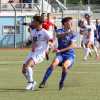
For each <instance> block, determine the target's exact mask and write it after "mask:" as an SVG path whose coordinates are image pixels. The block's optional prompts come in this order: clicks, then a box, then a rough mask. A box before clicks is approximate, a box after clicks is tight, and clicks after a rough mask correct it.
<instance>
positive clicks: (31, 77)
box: [26, 67, 33, 82]
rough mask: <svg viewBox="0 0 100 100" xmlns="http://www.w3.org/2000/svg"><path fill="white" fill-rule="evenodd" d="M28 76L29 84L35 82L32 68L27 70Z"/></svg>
mask: <svg viewBox="0 0 100 100" xmlns="http://www.w3.org/2000/svg"><path fill="white" fill-rule="evenodd" d="M26 75H27V80H28V82H33V70H32V68H31V67H28V68H27V71H26Z"/></svg>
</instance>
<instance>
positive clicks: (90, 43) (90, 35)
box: [83, 14, 99, 60]
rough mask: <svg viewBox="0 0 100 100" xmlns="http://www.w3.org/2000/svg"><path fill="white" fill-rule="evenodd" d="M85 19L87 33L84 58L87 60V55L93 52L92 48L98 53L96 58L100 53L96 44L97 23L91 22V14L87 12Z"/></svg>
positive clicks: (84, 36) (84, 39) (84, 41)
mask: <svg viewBox="0 0 100 100" xmlns="http://www.w3.org/2000/svg"><path fill="white" fill-rule="evenodd" d="M84 17H85V20H84V29H85V31H84V32H85V34H84V35H83V43H84V44H85V46H86V48H84V52H85V55H84V60H87V57H88V55H89V53H90V52H91V50H90V49H91V48H93V49H94V51H95V53H96V58H97V59H98V58H99V54H98V51H97V48H96V46H95V45H94V32H95V31H96V27H95V25H94V24H93V23H92V22H91V20H90V17H91V16H90V15H89V14H85V15H84Z"/></svg>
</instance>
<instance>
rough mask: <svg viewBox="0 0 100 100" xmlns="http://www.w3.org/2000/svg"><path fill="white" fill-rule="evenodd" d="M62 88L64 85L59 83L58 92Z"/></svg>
mask: <svg viewBox="0 0 100 100" xmlns="http://www.w3.org/2000/svg"><path fill="white" fill-rule="evenodd" d="M63 87H64V84H63V83H61V82H60V83H59V90H62V89H63Z"/></svg>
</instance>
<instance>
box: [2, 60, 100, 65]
mask: <svg viewBox="0 0 100 100" xmlns="http://www.w3.org/2000/svg"><path fill="white" fill-rule="evenodd" d="M23 62H24V61H21V60H20V61H0V64H16V63H22V64H23ZM75 64H80V65H100V62H75Z"/></svg>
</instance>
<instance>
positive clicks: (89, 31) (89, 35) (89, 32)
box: [88, 29, 91, 41]
mask: <svg viewBox="0 0 100 100" xmlns="http://www.w3.org/2000/svg"><path fill="white" fill-rule="evenodd" d="M90 37H91V29H88V39H89V41H90Z"/></svg>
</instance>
